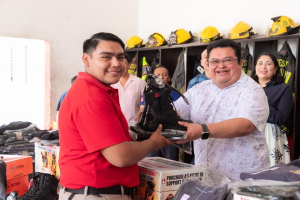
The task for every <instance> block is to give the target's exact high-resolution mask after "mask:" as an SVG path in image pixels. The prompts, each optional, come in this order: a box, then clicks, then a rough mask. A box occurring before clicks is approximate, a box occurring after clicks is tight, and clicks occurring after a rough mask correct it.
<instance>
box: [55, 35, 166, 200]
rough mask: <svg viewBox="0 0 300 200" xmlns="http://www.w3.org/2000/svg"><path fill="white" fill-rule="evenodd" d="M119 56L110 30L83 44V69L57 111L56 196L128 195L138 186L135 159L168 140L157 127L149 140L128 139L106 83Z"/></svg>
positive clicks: (112, 79)
mask: <svg viewBox="0 0 300 200" xmlns="http://www.w3.org/2000/svg"><path fill="white" fill-rule="evenodd" d="M124 57H125V56H124V43H123V42H122V40H121V39H120V38H118V37H117V36H115V35H113V34H111V33H97V34H95V35H93V36H92V37H91V38H90V39H88V40H86V41H85V42H84V44H83V56H82V60H83V63H84V65H85V72H79V73H78V77H77V80H76V81H75V83H74V84H73V85H72V87H71V88H70V90H69V92H68V94H67V95H66V97H65V99H64V101H63V103H62V105H61V108H60V112H59V125H60V126H59V131H60V135H59V137H60V146H61V148H60V155H59V167H60V172H61V179H60V183H61V185H62V186H63V188H62V189H61V190H60V194H59V199H60V200H67V199H68V200H71V199H73V200H81V199H86V198H88V199H90V200H93V199H103V198H104V199H107V200H108V199H119V200H121V199H127V200H128V199H130V195H132V192H133V191H134V190H133V188H134V187H135V186H137V185H139V174H138V166H137V164H136V163H137V162H138V161H140V160H141V159H143V158H144V157H146V156H147V154H148V153H149V152H151V151H153V150H157V149H160V148H161V147H163V146H167V145H168V144H171V142H170V141H169V140H167V139H166V138H164V137H163V136H162V135H161V134H160V132H161V126H159V128H158V129H157V130H156V131H155V132H154V133H153V135H152V136H151V138H150V139H148V140H145V141H143V142H133V141H131V138H130V135H129V132H128V124H127V121H126V118H125V117H124V115H123V113H122V111H121V108H120V104H119V97H118V90H116V89H113V88H112V87H110V85H111V84H114V83H117V82H118V81H119V79H120V78H121V76H122V75H123V73H124V70H125V58H124ZM87 196H88V197H87Z"/></svg>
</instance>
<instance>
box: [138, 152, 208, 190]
mask: <svg viewBox="0 0 300 200" xmlns="http://www.w3.org/2000/svg"><path fill="white" fill-rule="evenodd" d="M138 166H139V176H140V181H141V182H140V187H144V188H147V187H148V188H151V189H153V190H155V191H157V192H167V191H176V190H177V189H178V188H179V187H180V185H181V183H182V182H183V179H185V178H188V177H190V176H196V177H198V178H199V179H200V180H204V177H205V176H204V175H205V169H204V168H203V167H199V166H195V165H190V164H186V163H182V162H177V161H173V160H169V159H165V158H160V157H147V158H144V159H143V160H141V161H140V162H139V163H138Z"/></svg>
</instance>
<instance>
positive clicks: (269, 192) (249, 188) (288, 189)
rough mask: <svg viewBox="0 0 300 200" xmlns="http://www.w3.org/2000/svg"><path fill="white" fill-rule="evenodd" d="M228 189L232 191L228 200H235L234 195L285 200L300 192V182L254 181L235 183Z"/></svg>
mask: <svg viewBox="0 0 300 200" xmlns="http://www.w3.org/2000/svg"><path fill="white" fill-rule="evenodd" d="M228 187H229V188H230V189H231V191H230V192H229V193H228V195H227V197H226V200H233V194H234V193H237V194H240V195H246V196H252V197H257V198H264V199H268V200H285V199H287V197H292V196H294V194H295V193H296V192H297V191H298V190H300V181H294V182H283V181H273V180H263V179H261V180H254V179H247V180H244V181H242V180H241V181H233V182H231V183H230V184H229V185H228Z"/></svg>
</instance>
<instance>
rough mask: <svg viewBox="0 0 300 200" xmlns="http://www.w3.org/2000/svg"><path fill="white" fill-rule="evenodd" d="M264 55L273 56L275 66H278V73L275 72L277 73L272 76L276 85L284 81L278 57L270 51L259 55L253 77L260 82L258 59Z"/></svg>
mask: <svg viewBox="0 0 300 200" xmlns="http://www.w3.org/2000/svg"><path fill="white" fill-rule="evenodd" d="M262 56H269V57H270V58H271V60H272V61H273V63H274V65H275V68H276V67H277V70H276V73H275V75H273V76H272V78H271V81H272V82H273V83H274V84H275V85H277V84H281V83H284V78H283V77H282V76H281V72H280V68H279V65H278V61H277V58H276V57H275V56H274V55H273V54H271V53H269V52H263V53H261V54H260V55H259V56H258V58H257V61H256V63H255V67H254V71H253V73H252V76H251V77H252V78H253V79H254V80H255V81H256V82H257V83H258V76H257V75H256V65H257V62H258V60H259V59H260V57H262Z"/></svg>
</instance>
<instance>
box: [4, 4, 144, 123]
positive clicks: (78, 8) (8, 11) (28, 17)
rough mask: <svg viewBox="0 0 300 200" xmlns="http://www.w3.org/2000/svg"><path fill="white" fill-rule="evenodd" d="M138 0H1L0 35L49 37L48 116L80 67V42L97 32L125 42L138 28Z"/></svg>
mask: <svg viewBox="0 0 300 200" xmlns="http://www.w3.org/2000/svg"><path fill="white" fill-rule="evenodd" d="M138 3H139V1H138V0H128V1H122V0H87V1H73V0H63V1H61V0H50V1H49V0H26V1H24V0H0V19H1V20H0V36H8V37H19V38H31V39H43V40H49V41H50V45H51V120H54V119H55V115H56V111H55V109H56V105H57V103H58V100H59V98H60V96H61V94H62V93H63V92H64V91H66V90H67V89H68V88H69V86H70V82H71V78H72V77H73V76H74V75H77V73H78V71H83V70H84V67H83V64H82V61H81V55H82V43H83V41H84V40H85V39H87V38H89V37H90V36H92V35H93V34H94V33H97V32H101V31H103V32H111V33H114V34H116V35H118V36H119V37H120V38H121V39H122V40H123V41H124V42H125V41H126V40H127V39H128V38H129V37H131V36H132V35H136V34H137V31H138V20H137V19H138V12H137V10H138Z"/></svg>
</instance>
